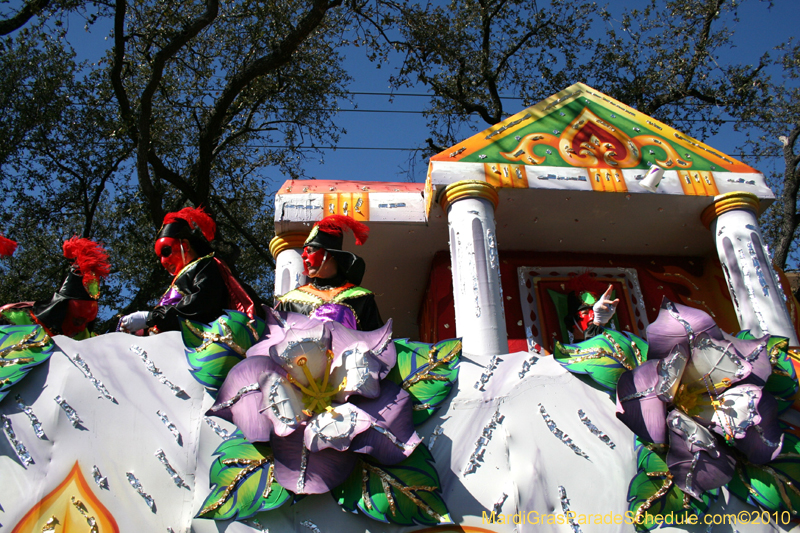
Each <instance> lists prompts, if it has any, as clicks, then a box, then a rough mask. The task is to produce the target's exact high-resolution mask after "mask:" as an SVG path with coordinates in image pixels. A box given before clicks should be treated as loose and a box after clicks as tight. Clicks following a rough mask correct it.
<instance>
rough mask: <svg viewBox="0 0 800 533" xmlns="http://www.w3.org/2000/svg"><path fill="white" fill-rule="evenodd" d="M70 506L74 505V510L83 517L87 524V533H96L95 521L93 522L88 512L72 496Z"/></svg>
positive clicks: (93, 519) (80, 502)
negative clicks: (88, 532)
mask: <svg viewBox="0 0 800 533" xmlns="http://www.w3.org/2000/svg"><path fill="white" fill-rule="evenodd" d="M72 505H74V506H75V509H77V510H78V512H79V513H81V516H83V517H84V518H85V519H86V523H87V524H89V531H90V532H91V533H97V520H95V518H94V517H93V516H90V515H89V511H88V510H87V509H86V506H85V505H83V502H82V501H80V500H78V499H76V498H75V496H73V497H72Z"/></svg>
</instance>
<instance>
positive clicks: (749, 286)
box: [737, 248, 769, 336]
mask: <svg viewBox="0 0 800 533" xmlns="http://www.w3.org/2000/svg"><path fill="white" fill-rule="evenodd" d="M737 252H738V254H739V259H740V260H741V261H739V270H741V271H742V281H743V282H744V288H745V289H746V290H747V298H748V299H749V300H750V308H751V310H752V312H753V314H754V315H756V318H757V319H758V327H760V328H761V335H769V326H767V321H766V320H764V314H763V313H762V312H761V306H760V305H759V302H758V300H756V293H755V291H754V290H753V282H752V281H751V280H750V271H749V270H747V266H746V265H747V264H746V262H745V256H744V250H742V249H741V248H740V249H738V250H737ZM752 333H754V334H755V332H752ZM757 336H758V335H757Z"/></svg>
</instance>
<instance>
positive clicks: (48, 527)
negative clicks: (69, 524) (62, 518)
mask: <svg viewBox="0 0 800 533" xmlns="http://www.w3.org/2000/svg"><path fill="white" fill-rule="evenodd" d="M60 524H61V522H59V521H58V518H56V517H55V516H51V517H50V518H49V519H48V520H47V522H45V523H44V525H43V526H42V533H45V532H47V531H55V530H56V526H58V525H60Z"/></svg>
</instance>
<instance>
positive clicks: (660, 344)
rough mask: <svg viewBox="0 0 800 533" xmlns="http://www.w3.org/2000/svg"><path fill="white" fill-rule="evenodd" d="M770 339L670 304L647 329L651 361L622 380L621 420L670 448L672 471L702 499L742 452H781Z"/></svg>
mask: <svg viewBox="0 0 800 533" xmlns="http://www.w3.org/2000/svg"><path fill="white" fill-rule="evenodd" d="M767 338H768V337H764V338H762V339H755V340H741V339H737V338H735V337H732V336H730V335H727V334H725V333H723V332H721V331H720V330H719V328H718V327H717V326H716V325H715V324H714V321H713V320H712V319H711V317H710V316H708V315H707V314H706V313H704V312H703V311H700V310H697V309H692V308H690V307H686V306H683V305H680V304H676V303H673V302H670V301H669V300H667V299H666V298H665V299H664V301H663V302H662V304H661V311H660V312H659V315H658V318H657V319H656V321H655V322H653V324H651V325H650V326H649V327H648V328H647V341H648V345H649V350H648V360H647V361H646V362H645V363H643V364H642V365H641V366H639V367H637V368H635V369H633V370H632V371H628V372H626V373H624V374H623V375H622V376H620V379H619V382H618V383H617V417H618V418H619V419H620V420H622V422H624V423H625V424H626V425H627V426H628V427H629V428H631V430H632V431H633V432H634V433H636V434H637V435H639V436H640V437H642V438H644V439H646V440H648V441H651V442H655V443H667V442H668V443H669V452H668V454H667V466H668V467H669V469H670V472H671V473H672V474H673V476H674V479H675V483H676V485H677V486H678V487H679V488H680V489H681V490H683V491H684V492H686V493H687V494H691V495H692V496H693V497H695V498H698V499H699V498H700V497H701V495H702V493H703V492H705V491H707V490H710V489H714V488H717V487H721V486H722V485H724V484H725V483H727V482H728V481H730V479H731V478H732V476H733V473H734V466H735V454H733V453H732V452H731V450H730V448H731V447H733V448H736V449H737V450H738V451H739V452H741V454H743V455H744V456H745V457H746V458H747V460H748V461H750V462H752V463H755V464H763V463H767V462H769V461H771V460H772V459H774V458H775V457H776V456H777V455H778V454H779V453H780V450H781V446H782V444H783V433H782V432H781V430H780V427H779V426H778V418H777V417H778V405H777V402H776V401H775V398H773V397H772V396H771V395H770V394H769V393H767V392H766V391H764V390H762V387H763V386H764V384H765V383H766V381H767V378H768V377H769V375H770V374H771V373H772V366H771V364H770V361H769V355H768V354H767V350H766V342H767Z"/></svg>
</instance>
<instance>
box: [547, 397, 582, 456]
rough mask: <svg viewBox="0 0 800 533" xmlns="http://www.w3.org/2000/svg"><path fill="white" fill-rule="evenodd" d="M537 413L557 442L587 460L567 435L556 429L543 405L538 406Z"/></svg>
mask: <svg viewBox="0 0 800 533" xmlns="http://www.w3.org/2000/svg"><path fill="white" fill-rule="evenodd" d="M539 412H540V413H541V414H542V418H543V419H544V423H545V424H547V428H548V429H549V430H550V433H552V434H553V435H555V436H556V438H557V439H558V440H560V441H561V442H563V443H564V444H566V445H567V446H569V449H570V450H572V451H573V452H574V453H575V455H580V456H581V457H584V458H586V459H589V456H588V455H586V453H584V451H583V450H581V449H580V448H579V447H578V446H577V445H576V444H575V443H574V442H572V439H571V438H570V436H569V435H567V434H566V433H564V432H563V431H561V430H560V429H558V426H557V425H556V423H555V421H553V419H552V418H550V415H549V414H548V413H547V409H545V408H544V405H542V404H539Z"/></svg>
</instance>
